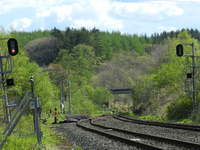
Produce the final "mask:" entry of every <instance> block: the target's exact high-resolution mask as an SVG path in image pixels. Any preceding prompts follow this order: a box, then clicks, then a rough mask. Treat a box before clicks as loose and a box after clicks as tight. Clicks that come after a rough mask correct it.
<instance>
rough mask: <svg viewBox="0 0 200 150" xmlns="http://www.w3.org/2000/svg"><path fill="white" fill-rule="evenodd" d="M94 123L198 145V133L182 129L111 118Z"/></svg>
mask: <svg viewBox="0 0 200 150" xmlns="http://www.w3.org/2000/svg"><path fill="white" fill-rule="evenodd" d="M96 123H98V124H101V125H105V126H111V127H112V126H114V127H116V128H120V129H124V130H130V131H135V132H140V133H144V134H151V135H156V136H161V137H168V138H173V139H178V140H182V141H188V142H195V143H200V132H196V131H187V130H182V129H171V128H164V127H158V126H149V125H142V124H135V123H131V122H130V123H129V122H123V121H120V120H117V119H114V118H113V117H111V116H106V117H103V118H102V119H99V120H97V121H96Z"/></svg>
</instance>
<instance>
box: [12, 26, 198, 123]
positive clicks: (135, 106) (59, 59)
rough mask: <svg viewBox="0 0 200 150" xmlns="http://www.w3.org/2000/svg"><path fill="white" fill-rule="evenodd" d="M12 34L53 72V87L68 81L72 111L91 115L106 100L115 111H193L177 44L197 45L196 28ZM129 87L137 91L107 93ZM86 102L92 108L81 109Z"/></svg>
mask: <svg viewBox="0 0 200 150" xmlns="http://www.w3.org/2000/svg"><path fill="white" fill-rule="evenodd" d="M11 34H12V35H14V36H15V37H16V38H17V39H19V41H22V42H21V43H22V47H24V49H25V53H26V54H27V55H28V56H29V58H30V60H31V61H32V62H36V63H37V64H39V65H40V66H41V67H42V68H46V69H52V70H56V71H54V72H49V76H50V78H51V80H52V81H54V83H55V84H56V85H57V87H61V85H60V84H61V82H58V80H59V79H68V80H71V83H72V85H71V86H72V87H71V89H72V91H71V92H72V99H73V101H72V112H74V113H80V112H85V113H93V112H94V111H95V110H101V108H102V106H103V104H107V105H108V103H109V105H110V106H109V107H111V108H113V109H114V108H116V109H118V110H119V111H130V112H134V113H137V114H140V115H141V114H146V115H148V114H154V115H161V116H162V117H167V118H168V119H184V118H188V117H190V116H191V114H192V112H193V111H192V102H191V98H190V96H188V94H187V93H185V92H184V86H185V85H184V83H185V81H186V79H185V74H186V72H185V71H186V70H187V69H188V68H187V67H186V65H184V63H185V62H184V61H185V60H184V59H183V58H177V57H176V55H175V47H176V44H178V43H185V42H188V43H191V42H194V43H195V47H196V49H198V46H199V40H200V32H199V31H198V30H197V29H195V30H194V29H182V30H177V31H171V32H165V31H164V32H162V33H159V34H158V33H155V34H153V35H151V36H146V35H128V34H121V33H120V32H111V33H110V32H103V31H100V30H98V29H96V28H93V29H92V30H87V29H85V28H81V29H73V28H66V30H64V31H61V30H59V29H56V28H54V29H52V30H50V31H36V32H33V33H29V32H13V33H11ZM186 49H187V51H188V53H189V52H190V51H191V50H190V48H189V47H187V48H186ZM197 52H198V51H197ZM197 61H198V60H197ZM181 62H182V63H183V64H182V63H181ZM65 84H67V83H65ZM65 86H67V85H65ZM127 87H129V88H132V89H134V91H135V92H134V93H132V95H117V96H116V95H115V96H113V95H112V94H111V93H110V91H109V89H111V88H127ZM64 90H65V93H67V89H64ZM66 95H67V94H66ZM82 99H84V101H82ZM157 104H159V105H157ZM186 104H187V105H186ZM86 105H87V106H90V107H87V109H84V108H85V107H84V106H86ZM182 105H183V106H182ZM146 106H148V107H146ZM171 107H173V108H171ZM174 107H177V108H174ZM182 107H183V108H182ZM175 110H177V111H175ZM185 110H187V111H185ZM174 114H177V115H174Z"/></svg>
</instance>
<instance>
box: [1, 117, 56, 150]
mask: <svg viewBox="0 0 200 150" xmlns="http://www.w3.org/2000/svg"><path fill="white" fill-rule="evenodd" d="M40 125H41V130H42V132H43V138H42V144H43V147H45V148H46V150H56V149H57V148H56V145H58V144H59V139H58V138H57V136H55V135H56V133H55V132H54V131H52V130H51V129H50V128H49V126H50V123H47V124H42V123H41V124H40ZM0 129H1V131H2V130H3V128H2V127H1V128H0ZM39 149H40V147H39V145H38V144H37V139H36V135H35V134H34V129H33V119H32V116H30V115H29V116H24V117H22V118H21V120H20V122H19V123H18V125H17V127H16V128H15V130H14V132H13V133H12V134H11V136H10V137H9V138H8V139H7V142H6V143H5V144H4V147H3V150H39Z"/></svg>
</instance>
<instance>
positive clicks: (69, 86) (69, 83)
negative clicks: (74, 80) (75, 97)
mask: <svg viewBox="0 0 200 150" xmlns="http://www.w3.org/2000/svg"><path fill="white" fill-rule="evenodd" d="M67 83H68V84H67V87H68V92H69V93H68V101H69V114H71V81H70V80H69V79H68V80H67Z"/></svg>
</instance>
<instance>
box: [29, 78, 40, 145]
mask: <svg viewBox="0 0 200 150" xmlns="http://www.w3.org/2000/svg"><path fill="white" fill-rule="evenodd" d="M30 82H31V93H32V102H33V103H34V110H33V122H34V130H35V133H36V136H37V141H38V144H39V145H41V144H42V132H41V130H40V115H39V109H40V107H39V100H38V98H35V89H34V79H33V76H31V77H30Z"/></svg>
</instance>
